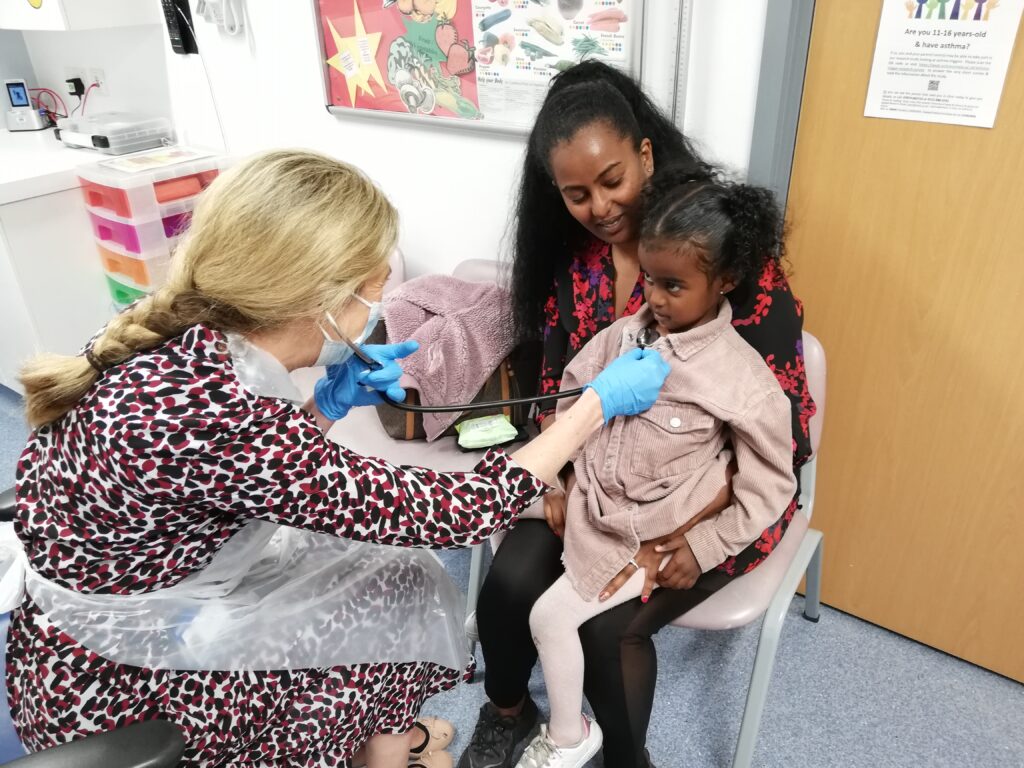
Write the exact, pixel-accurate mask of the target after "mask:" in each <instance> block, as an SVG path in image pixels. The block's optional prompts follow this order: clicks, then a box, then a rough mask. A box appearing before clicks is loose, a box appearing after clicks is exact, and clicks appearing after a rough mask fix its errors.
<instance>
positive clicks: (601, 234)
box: [459, 62, 814, 768]
mask: <svg viewBox="0 0 1024 768" xmlns="http://www.w3.org/2000/svg"><path fill="white" fill-rule="evenodd" d="M662 164H671V165H674V166H677V167H682V169H683V170H685V171H687V172H691V173H693V174H694V175H696V176H699V175H701V174H705V175H707V176H709V177H710V175H711V174H712V169H710V168H708V166H707V165H706V164H704V163H703V162H701V160H700V159H699V158H698V157H697V156H696V155H695V154H694V153H693V151H692V150H691V149H690V147H689V145H688V143H687V142H686V140H685V139H684V137H683V136H682V134H681V133H680V132H679V130H678V129H676V127H675V126H674V125H673V124H672V122H671V121H670V120H668V119H667V118H666V117H665V116H664V115H663V114H661V112H659V111H658V109H657V108H656V107H655V106H654V105H653V104H652V102H651V100H650V99H649V98H648V97H647V96H646V95H645V94H644V92H643V91H642V90H641V89H640V87H639V85H637V83H636V82H635V81H634V80H632V79H631V78H630V77H628V76H626V75H624V74H622V73H621V72H619V71H617V70H615V69H613V68H612V67H609V66H606V65H604V64H601V63H599V62H586V63H584V64H580V65H577V66H576V67H573V68H572V69H569V70H567V71H566V72H564V73H563V74H561V75H559V76H558V77H556V78H555V80H554V81H553V83H552V86H551V90H550V92H549V94H548V96H547V98H546V99H545V101H544V105H543V106H542V108H541V110H540V113H539V114H538V116H537V121H536V124H535V125H534V128H533V131H532V132H531V134H530V139H529V144H528V149H527V154H526V161H525V165H524V168H523V173H522V184H521V187H520V192H519V203H518V209H517V212H516V240H515V253H514V257H515V261H514V263H513V271H512V274H513V279H512V293H513V300H514V307H515V310H516V314H517V323H518V326H519V329H520V333H521V334H522V335H524V336H527V337H536V336H542V337H543V340H544V355H545V356H544V364H543V370H542V372H541V381H540V385H541V388H542V390H543V391H546V392H552V391H557V390H558V389H559V387H560V386H561V382H562V375H563V372H564V371H565V366H566V365H568V364H569V363H570V362H571V361H572V359H573V358H574V357H575V356H576V354H577V353H578V352H579V351H580V350H581V349H582V348H583V346H584V345H585V344H586V343H587V342H588V341H589V340H590V339H592V338H593V337H594V336H595V335H596V334H597V333H598V332H599V331H601V330H602V329H604V328H607V327H608V326H609V325H611V324H612V323H613V322H615V321H616V320H617V319H619V318H622V317H627V316H630V315H634V314H636V312H637V311H638V310H639V309H640V307H641V306H642V304H643V290H644V285H643V280H642V277H641V274H640V265H639V256H638V249H639V231H640V216H641V200H640V198H641V193H642V190H643V188H644V186H645V184H646V183H647V180H648V179H649V178H650V176H651V174H652V173H654V171H655V168H656V167H657V166H659V165H662ZM727 298H728V300H729V305H730V307H731V310H732V324H733V326H734V327H735V329H736V331H737V332H738V333H739V335H740V336H741V337H742V338H743V339H744V340H745V341H746V342H747V343H749V344H750V346H752V347H753V348H754V349H755V350H757V352H758V354H760V356H761V357H762V359H764V360H765V362H766V363H767V364H768V367H769V368H771V370H772V372H773V373H774V374H775V376H776V378H777V379H778V381H779V384H780V385H781V387H782V389H783V391H784V392H785V394H786V396H787V398H788V399H789V402H790V406H791V410H792V430H793V446H792V449H793V450H792V456H793V468H794V469H796V468H798V467H799V466H800V465H801V464H803V462H804V461H806V459H807V458H808V456H810V436H809V432H808V422H809V419H810V417H811V415H812V414H813V413H814V404H813V402H812V401H811V397H810V394H809V391H808V389H807V381H806V377H805V375H804V368H803V359H802V351H801V343H802V340H801V331H802V318H801V315H802V309H801V306H800V303H799V302H798V301H797V300H796V298H795V297H794V296H793V294H792V292H791V291H790V289H789V284H788V283H787V281H786V276H785V274H784V272H783V270H782V268H781V266H780V264H779V262H778V261H777V260H776V259H774V258H765V259H764V261H763V262H762V264H761V267H760V273H759V274H758V275H757V277H756V279H755V280H752V281H749V283H747V284H744V285H742V286H738V287H737V288H736V289H734V290H732V291H730V292H729V294H728V296H727ZM552 410H553V407H552ZM542 417H543V420H542V423H541V429H542V430H544V431H545V432H546V431H547V430H548V429H551V428H554V425H556V424H557V423H558V421H559V420H560V417H559V419H553V418H552V412H551V411H548V412H547V413H544V414H542ZM731 498H732V489H731V487H730V488H727V489H726V490H725V491H724V492H723V493H722V494H720V496H719V498H717V499H716V500H715V501H714V502H712V503H711V504H709V505H708V508H707V509H706V510H705V511H704V514H707V515H710V514H713V513H715V512H717V511H720V510H722V509H724V508H726V507H727V506H728V505H729V503H730V500H731ZM544 504H545V513H546V515H547V517H548V520H549V524H545V522H544V521H541V520H523V521H521V522H520V523H519V524H518V525H517V526H516V528H515V529H514V530H513V531H511V532H510V533H509V535H508V536H506V537H505V539H504V541H503V542H502V545H501V547H500V548H499V549H498V552H497V553H496V555H495V558H494V562H493V563H492V565H491V568H490V570H489V572H488V574H487V577H486V579H485V580H484V584H483V589H482V590H481V593H480V598H479V602H478V604H477V626H478V629H479V633H480V643H481V647H482V649H483V654H484V661H485V663H486V667H485V676H484V685H485V689H486V693H487V697H488V699H489V701H488V702H487V703H486V704H485V705H484V706H483V707H482V708H481V710H480V716H479V719H478V721H477V726H476V730H475V732H474V735H473V738H472V741H471V744H470V746H469V748H468V749H467V750H466V751H465V752H464V754H463V755H462V758H461V760H460V762H459V766H460V768H495V767H497V766H501V767H502V768H510V766H511V765H512V755H513V753H514V752H515V750H516V748H517V746H518V745H520V744H521V743H522V742H523V740H524V739H525V738H526V735H527V734H528V733H529V732H530V731H531V730H532V728H533V727H534V724H535V723H536V720H537V710H536V707H535V706H534V704H533V702H532V701H531V700H530V698H529V696H528V684H529V680H530V673H531V670H532V669H533V666H534V664H535V663H536V661H537V649H536V646H535V644H534V641H533V636H532V634H531V632H530V621H529V620H530V613H531V611H532V610H533V606H534V604H535V603H536V601H537V599H538V598H539V597H540V596H541V595H542V594H543V593H544V592H545V591H546V590H547V589H548V588H549V587H551V585H552V584H554V583H555V581H557V580H558V578H559V577H561V576H562V574H563V573H564V568H563V566H562V562H561V557H562V553H563V542H562V538H561V533H562V531H563V528H564V520H565V497H564V495H563V494H561V493H558V492H552V493H549V494H547V495H546V496H545V497H544ZM795 511H796V498H795V495H794V497H793V498H792V499H790V500H789V501H788V502H787V503H786V504H785V507H784V509H780V510H778V512H779V515H778V516H777V519H776V520H775V522H773V523H771V524H770V525H768V526H767V527H766V528H765V529H764V531H763V532H761V534H760V535H759V536H758V537H757V540H756V541H755V542H754V543H753V544H751V545H750V546H748V547H747V548H746V549H744V550H743V551H742V552H739V553H737V554H735V555H731V556H729V557H727V558H726V559H725V560H724V561H723V562H721V563H719V564H717V565H716V566H715V568H713V569H712V570H710V571H708V572H706V573H703V574H702V575H701V576H700V577H699V578H698V579H697V581H696V582H695V583H693V584H689V583H688V582H687V580H686V578H685V573H684V571H683V569H682V567H681V566H682V565H683V562H682V561H683V558H684V554H685V553H684V552H683V551H682V550H676V551H674V552H673V553H672V562H673V563H674V564H675V567H666V568H665V569H664V570H662V571H661V572H660V573H659V570H658V569H659V566H660V565H661V561H662V558H663V555H662V554H661V553H659V552H657V551H656V550H655V547H656V546H657V544H656V543H655V542H648V543H645V544H642V545H640V546H639V548H638V549H637V551H636V553H635V554H634V556H633V559H634V560H635V561H636V562H637V563H638V564H639V565H640V567H641V568H642V569H644V570H645V571H646V572H648V573H650V574H655V573H659V576H658V583H659V584H660V586H662V587H663V589H659V590H657V591H656V592H655V593H654V594H653V595H652V596H651V598H650V600H648V601H647V602H646V603H644V602H642V601H641V600H640V598H634V599H631V600H627V601H626V602H624V603H623V604H622V605H620V606H618V607H616V608H613V609H611V610H609V611H606V612H604V613H602V614H601V615H599V616H597V617H595V618H593V619H591V620H590V621H587V622H586V623H585V624H583V626H582V627H581V628H580V638H581V640H582V642H583V652H584V657H585V659H586V675H585V678H584V691H585V693H586V696H587V699H588V701H589V702H590V705H591V707H592V708H593V710H594V715H595V718H596V721H597V723H598V724H599V725H600V727H601V728H602V730H603V731H604V761H605V764H606V765H609V766H612V765H614V766H616V768H646V766H648V765H650V761H649V757H648V756H647V755H646V751H645V745H646V739H647V727H648V723H649V721H650V714H651V709H652V707H653V704H654V689H655V682H656V678H657V658H656V655H655V649H654V642H653V640H652V636H653V635H654V633H656V632H657V631H658V630H660V629H661V628H662V627H664V626H665V625H667V624H669V623H670V622H671V621H672V620H674V619H675V618H676V617H678V616H680V615H682V614H683V613H685V612H686V611H688V610H690V609H691V608H693V607H694V606H696V605H697V604H699V603H700V602H701V601H703V600H704V599H706V598H707V597H709V596H710V595H711V594H713V593H714V592H716V591H717V590H718V589H721V587H723V586H724V585H725V584H727V583H728V582H729V580H730V579H732V578H733V577H735V576H736V575H738V574H742V573H744V572H746V571H749V570H751V569H753V568H755V567H757V565H758V564H759V563H760V562H762V561H763V560H764V558H766V557H767V556H768V554H769V553H770V552H771V551H772V549H773V548H774V546H775V544H776V542H778V541H779V539H780V538H781V537H782V534H783V533H784V532H785V530H786V527H787V526H788V525H789V521H790V520H791V519H792V516H793V513H794V512H795ZM633 571H634V569H633V567H632V566H631V565H628V566H627V567H625V568H623V570H622V571H621V572H620V573H619V574H618V575H617V576H616V577H615V578H613V579H612V581H611V583H610V584H609V585H608V586H607V588H606V591H608V592H609V593H612V594H613V593H614V592H615V591H616V589H617V588H618V587H619V586H621V585H622V584H624V583H625V582H626V581H627V580H628V579H629V578H630V577H631V576H632V575H633Z"/></svg>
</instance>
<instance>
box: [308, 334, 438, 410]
mask: <svg viewBox="0 0 1024 768" xmlns="http://www.w3.org/2000/svg"><path fill="white" fill-rule="evenodd" d="M419 348H420V345H419V344H418V343H417V342H415V341H403V342H401V343H399V344H366V345H364V346H363V347H361V349H362V350H363V351H364V352H366V353H367V354H368V355H369V356H370V357H372V358H373V359H374V360H376V361H377V362H379V363H381V368H379V369H378V370H375V371H371V370H370V369H368V368H367V367H366V364H365V363H364V362H363V361H362V360H360V359H359V358H357V357H354V356H353V357H350V358H349V359H348V360H346V361H345V362H344V363H342V364H341V365H331V366H328V367H327V375H326V376H324V377H323V378H322V379H320V381H318V382H317V383H316V387H315V388H314V390H313V399H314V401H315V402H316V407H317V408H318V409H319V410H320V413H322V414H323V415H324V416H326V417H327V418H328V419H331V420H332V421H337V420H338V419H343V418H345V416H346V415H348V412H349V410H350V409H351V408H352V407H353V406H360V405H376V404H377V403H379V402H381V396H380V393H381V392H386V393H387V395H388V397H390V398H391V399H392V400H397V401H399V402H401V401H402V400H404V399H405V390H404V389H402V388H401V387H400V386H398V380H399V379H400V378H401V377H402V367H401V366H400V365H399V364H398V363H397V362H396V361H397V360H400V359H402V358H403V357H408V356H409V355H411V354H412V353H413V352H415V351H416V350H417V349H419Z"/></svg>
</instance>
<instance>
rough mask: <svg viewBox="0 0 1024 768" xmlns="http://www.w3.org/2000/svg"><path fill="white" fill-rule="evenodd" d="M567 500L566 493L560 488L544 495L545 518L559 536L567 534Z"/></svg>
mask: <svg viewBox="0 0 1024 768" xmlns="http://www.w3.org/2000/svg"><path fill="white" fill-rule="evenodd" d="M565 502H566V495H565V494H564V493H562V492H561V491H559V490H554V491H551V492H550V493H548V494H547V495H546V496H545V497H544V519H545V520H547V521H548V527H549V528H550V529H551V530H552V531H554V532H555V536H557V537H558V538H562V536H563V535H565Z"/></svg>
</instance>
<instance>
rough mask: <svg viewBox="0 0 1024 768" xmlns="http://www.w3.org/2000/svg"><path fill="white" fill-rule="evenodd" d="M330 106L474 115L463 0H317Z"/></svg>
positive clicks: (468, 20)
mask: <svg viewBox="0 0 1024 768" xmlns="http://www.w3.org/2000/svg"><path fill="white" fill-rule="evenodd" d="M319 11H320V17H321V28H322V32H323V36H324V43H323V44H324V53H325V55H326V64H327V68H328V98H329V104H330V106H335V107H352V108H356V109H368V110H375V111H382V112H397V113H403V114H413V115H422V116H435V117H456V118H463V119H469V120H473V119H479V118H480V117H481V115H480V107H479V101H478V98H477V82H476V62H475V60H474V44H473V30H472V25H473V18H472V8H471V6H470V2H469V0H319Z"/></svg>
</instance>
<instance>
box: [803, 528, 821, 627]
mask: <svg viewBox="0 0 1024 768" xmlns="http://www.w3.org/2000/svg"><path fill="white" fill-rule="evenodd" d="M824 547H825V539H824V538H822V539H821V540H820V541H818V547H817V549H815V550H814V555H813V556H812V557H811V563H810V565H809V566H807V592H806V594H805V595H804V618H805V619H807V620H808V621H813V622H814V623H815V624H817V623H818V619H819V618H820V614H821V554H822V550H823V549H824Z"/></svg>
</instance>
